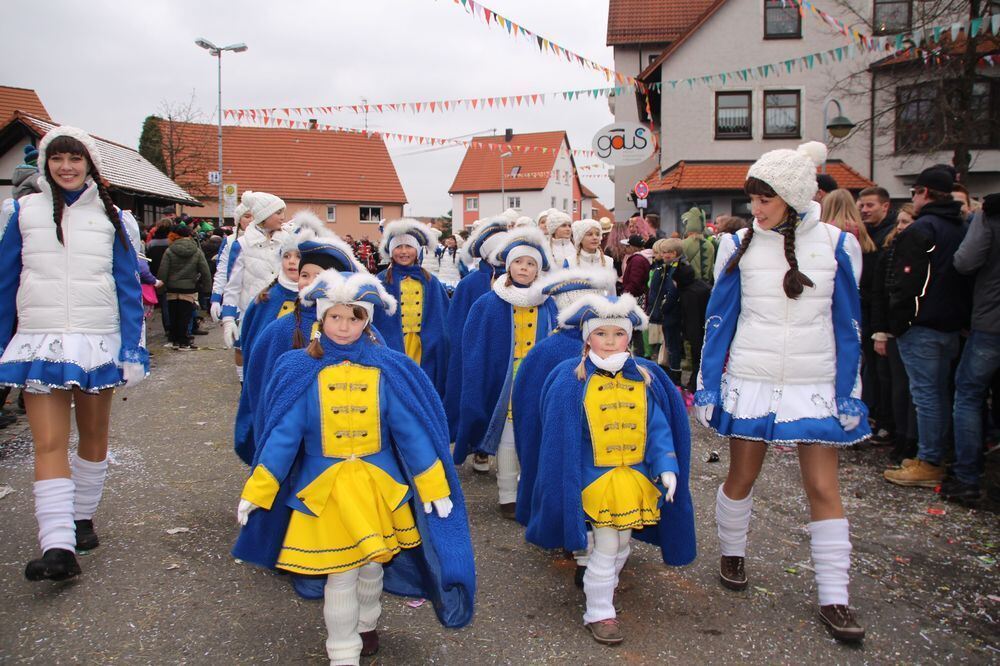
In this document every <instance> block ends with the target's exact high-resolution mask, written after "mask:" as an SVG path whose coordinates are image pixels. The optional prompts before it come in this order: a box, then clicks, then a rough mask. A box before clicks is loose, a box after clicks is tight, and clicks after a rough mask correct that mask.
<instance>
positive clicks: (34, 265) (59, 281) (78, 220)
mask: <svg viewBox="0 0 1000 666" xmlns="http://www.w3.org/2000/svg"><path fill="white" fill-rule="evenodd" d="M39 184H40V186H41V188H42V191H41V192H40V193H38V194H30V195H28V196H26V197H23V198H22V199H21V200H20V201H19V204H20V213H19V215H18V225H19V227H20V230H21V238H22V241H23V244H22V249H21V266H22V267H21V284H20V287H19V288H18V291H17V319H18V324H17V330H18V332H19V333H95V334H108V333H117V332H118V331H119V325H118V321H119V314H118V295H117V292H116V291H115V281H114V277H113V274H112V265H113V264H112V253H113V250H114V243H116V242H120V241H118V240H117V236H116V234H115V228H114V226H113V225H112V224H111V222H110V220H108V216H107V213H106V212H105V210H104V204H103V203H102V202H101V200H100V198H98V196H97V185H96V184H94V183H91V184H90V186H89V187H88V188H87V189H86V191H84V193H83V195H82V196H81V197H80V198H79V199H78V200H77V201H76V203H74V204H73V205H72V206H66V207H65V208H63V216H62V231H63V243H62V244H60V243H59V240H58V239H57V238H56V225H55V222H54V221H53V220H52V190H51V188H50V186H49V184H48V182H47V181H46V180H45V179H41V180H40V181H39Z"/></svg>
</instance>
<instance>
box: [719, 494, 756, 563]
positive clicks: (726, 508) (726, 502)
mask: <svg viewBox="0 0 1000 666" xmlns="http://www.w3.org/2000/svg"><path fill="white" fill-rule="evenodd" d="M752 508H753V491H752V490H751V491H750V494H749V495H747V496H746V497H745V498H743V499H741V500H734V499H729V498H728V497H726V493H724V492H723V491H722V486H719V491H718V492H717V493H716V494H715V525H716V527H717V529H718V531H719V548H720V551H721V554H722V555H724V556H729V557H746V553H747V531H748V530H749V529H750V510H751V509H752Z"/></svg>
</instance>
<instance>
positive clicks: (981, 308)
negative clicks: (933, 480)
mask: <svg viewBox="0 0 1000 666" xmlns="http://www.w3.org/2000/svg"><path fill="white" fill-rule="evenodd" d="M953 261H954V264H955V268H956V269H957V270H958V272H959V273H962V274H965V275H975V276H976V283H975V288H974V289H973V292H972V332H971V334H970V335H969V339H968V341H967V342H966V343H965V349H964V350H963V351H962V360H961V361H960V362H959V364H958V372H956V373H955V411H954V415H955V465H954V466H953V467H952V474H953V477H954V478H948V479H945V482H944V483H943V484H941V496H942V497H944V498H945V499H950V500H955V501H958V502H968V503H975V502H977V501H978V500H979V497H980V488H979V480H980V477H981V476H982V474H983V458H982V454H983V407H984V406H985V404H986V391H987V389H988V388H989V386H990V381H991V380H992V378H993V375H994V374H995V373H996V372H997V370H998V369H1000V194H991V195H989V196H988V197H986V199H985V201H984V202H983V210H982V211H981V212H980V213H977V214H976V215H975V217H973V219H972V224H971V225H969V233H968V234H966V236H965V240H963V241H962V245H961V246H960V247H959V248H958V251H957V252H955V258H954V260H953ZM994 400H996V397H995V396H994Z"/></svg>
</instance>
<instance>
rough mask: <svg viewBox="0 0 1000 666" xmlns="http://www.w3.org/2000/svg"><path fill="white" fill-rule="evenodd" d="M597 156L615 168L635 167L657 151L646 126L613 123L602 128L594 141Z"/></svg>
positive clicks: (630, 123)
mask: <svg viewBox="0 0 1000 666" xmlns="http://www.w3.org/2000/svg"><path fill="white" fill-rule="evenodd" d="M593 148H594V152H596V153H597V156H598V157H599V158H600V159H601V160H603V161H604V162H607V163H608V164H612V165H614V166H634V165H636V164H641V163H642V162H645V161H646V160H648V159H649V158H650V157H652V156H653V153H654V152H655V150H656V147H655V145H654V141H653V135H652V133H651V132H650V131H649V128H648V127H646V126H645V125H640V124H639V123H632V122H621V123H612V124H610V125H608V126H607V127H604V128H602V129H601V130H600V131H599V132H598V133H597V134H596V135H595V136H594V141H593Z"/></svg>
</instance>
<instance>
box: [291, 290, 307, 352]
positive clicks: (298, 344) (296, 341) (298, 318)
mask: <svg viewBox="0 0 1000 666" xmlns="http://www.w3.org/2000/svg"><path fill="white" fill-rule="evenodd" d="M292 313H293V314H294V315H295V332H294V333H292V349H302V348H303V347H305V346H306V339H305V336H303V335H302V299H299V298H296V299H295V308H294V309H293V310H292Z"/></svg>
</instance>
